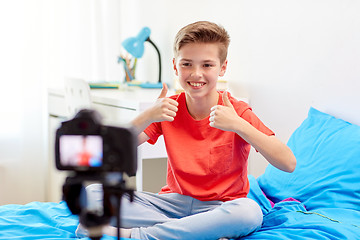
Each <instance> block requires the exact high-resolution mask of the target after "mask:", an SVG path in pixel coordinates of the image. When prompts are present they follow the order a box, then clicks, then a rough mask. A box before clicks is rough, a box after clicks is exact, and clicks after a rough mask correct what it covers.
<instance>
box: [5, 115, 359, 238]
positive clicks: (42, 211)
mask: <svg viewBox="0 0 360 240" xmlns="http://www.w3.org/2000/svg"><path fill="white" fill-rule="evenodd" d="M288 146H289V147H290V148H291V149H292V150H293V152H294V154H295V156H296V158H297V161H298V162H297V167H296V170H295V171H294V172H293V173H285V172H282V171H279V170H277V169H276V168H274V167H272V166H270V165H269V166H268V167H267V168H266V171H265V173H264V174H263V175H261V176H260V177H259V178H257V179H255V178H254V177H253V176H251V175H249V177H248V178H249V182H250V192H249V195H248V197H249V198H252V199H254V200H255V201H257V202H258V203H259V205H260V207H261V209H262V211H263V214H264V221H263V225H262V227H261V228H260V229H259V230H258V231H257V232H255V233H253V234H251V235H249V236H246V237H242V238H239V239H360V184H359V183H360V126H357V125H355V124H351V123H349V122H346V121H344V120H342V119H338V118H335V117H333V116H331V115H329V114H326V113H324V112H321V111H319V110H317V109H315V108H310V110H309V112H308V117H307V118H306V119H305V120H304V121H303V123H302V124H301V125H300V126H299V127H298V128H297V129H296V130H295V131H294V133H293V134H292V136H291V137H290V139H289V141H288ZM77 224H78V218H77V217H76V216H74V215H71V213H70V212H69V210H68V209H67V206H66V204H65V203H64V202H60V203H51V202H48V203H41V202H32V203H29V204H26V205H5V206H1V207H0V239H72V238H75V234H74V232H75V229H76V226H77ZM84 239H87V238H84ZM103 239H105V240H106V239H115V238H114V237H109V236H104V238H103Z"/></svg>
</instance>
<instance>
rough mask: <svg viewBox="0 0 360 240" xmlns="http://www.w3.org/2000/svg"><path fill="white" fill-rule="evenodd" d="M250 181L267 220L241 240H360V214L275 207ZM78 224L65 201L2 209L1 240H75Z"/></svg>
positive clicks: (298, 206) (286, 205) (289, 204)
mask: <svg viewBox="0 0 360 240" xmlns="http://www.w3.org/2000/svg"><path fill="white" fill-rule="evenodd" d="M249 181H250V193H249V195H248V197H249V198H252V199H254V200H255V201H257V202H258V203H259V205H260V207H261V209H262V211H263V213H264V221H263V225H262V227H261V229H259V230H258V231H257V232H255V233H253V234H251V235H249V236H246V237H242V238H239V239H295V240H296V239H360V212H359V211H355V210H350V209H339V208H324V209H318V210H317V211H316V212H312V211H307V210H306V208H305V206H304V205H303V204H302V203H300V202H297V201H283V202H279V203H276V204H275V205H274V206H272V205H271V203H270V201H269V200H268V199H267V198H266V196H265V195H264V193H263V192H262V190H261V188H260V187H259V185H258V183H257V180H256V179H255V178H254V177H252V176H249ZM77 224H78V217H77V216H74V215H72V214H71V213H70V211H69V210H68V208H67V206H66V203H65V202H60V203H51V202H49V203H42V202H32V203H29V204H26V205H4V206H0V240H5V239H6V240H10V239H18V240H20V239H21V240H35V239H54V240H55V239H56V240H58V239H64V240H65V239H75V238H76V236H75V229H76V227H77ZM114 239H116V237H110V236H106V235H104V237H103V240H114ZM80 240H88V238H82V239H80Z"/></svg>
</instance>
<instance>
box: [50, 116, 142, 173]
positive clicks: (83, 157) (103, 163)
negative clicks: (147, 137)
mask: <svg viewBox="0 0 360 240" xmlns="http://www.w3.org/2000/svg"><path fill="white" fill-rule="evenodd" d="M55 159H56V168H57V169H59V170H71V171H75V172H86V173H91V172H92V173H93V172H122V173H126V174H127V175H129V176H134V175H135V173H136V169H137V161H136V159H137V137H136V136H135V134H134V132H133V130H132V129H131V128H120V127H112V126H104V125H102V124H101V116H100V114H99V113H98V112H96V111H94V110H89V109H83V110H81V111H79V112H78V113H77V114H76V115H75V117H74V118H73V119H71V120H69V121H66V122H62V124H61V127H60V128H59V129H58V130H57V131H56V140H55Z"/></svg>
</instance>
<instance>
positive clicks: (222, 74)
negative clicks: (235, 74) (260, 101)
mask: <svg viewBox="0 0 360 240" xmlns="http://www.w3.org/2000/svg"><path fill="white" fill-rule="evenodd" d="M227 63H228V61H227V59H225V61H224V63H223V64H222V66H221V69H220V73H219V76H220V77H223V76H224V75H225V72H226V68H227Z"/></svg>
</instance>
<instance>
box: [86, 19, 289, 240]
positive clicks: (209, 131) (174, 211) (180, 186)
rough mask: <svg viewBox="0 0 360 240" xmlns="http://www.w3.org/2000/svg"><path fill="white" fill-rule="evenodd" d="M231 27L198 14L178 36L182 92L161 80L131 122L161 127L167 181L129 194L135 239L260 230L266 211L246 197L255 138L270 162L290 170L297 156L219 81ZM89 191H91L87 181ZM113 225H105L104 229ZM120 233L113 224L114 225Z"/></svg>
mask: <svg viewBox="0 0 360 240" xmlns="http://www.w3.org/2000/svg"><path fill="white" fill-rule="evenodd" d="M229 41H230V40H229V35H228V34H227V32H226V30H225V29H224V28H222V27H220V26H218V25H216V24H214V23H211V22H206V21H201V22H195V23H193V24H190V25H188V26H185V27H184V28H182V29H181V30H180V31H179V32H178V34H177V35H176V38H175V44H174V55H175V57H174V59H173V67H174V71H175V74H176V75H177V76H178V77H179V81H180V84H181V86H182V88H183V89H184V92H183V93H181V94H179V95H176V96H171V97H166V94H167V86H166V85H165V84H164V86H163V89H162V91H161V93H160V96H159V98H158V100H157V101H156V103H155V104H154V106H152V107H151V108H149V109H147V110H146V111H144V112H143V113H142V114H140V115H139V116H138V117H137V118H135V119H134V120H133V122H132V124H133V125H134V126H135V128H136V129H137V130H138V131H139V144H142V143H144V142H145V141H148V142H150V143H155V142H156V141H157V138H158V137H159V136H160V135H164V139H165V144H166V149H167V153H168V170H167V185H166V186H165V187H163V188H162V189H161V191H160V193H159V194H151V193H140V192H138V193H136V196H135V201H134V202H135V203H134V204H129V202H128V200H127V199H126V197H124V200H123V201H122V202H123V205H122V212H121V213H122V225H123V227H124V229H122V237H131V238H138V239H162V240H164V239H219V238H237V237H240V236H244V235H248V234H249V233H251V232H253V231H256V230H257V229H258V228H259V227H261V224H262V211H261V209H260V207H259V206H258V205H257V203H256V202H255V201H253V200H251V199H248V198H246V196H247V194H248V191H249V182H248V180H247V158H248V154H249V151H250V145H252V146H253V147H254V148H255V149H256V150H257V151H258V152H260V153H261V154H262V155H263V156H264V157H265V158H266V159H267V160H268V161H269V163H270V164H272V165H274V166H276V167H278V168H279V169H281V170H284V171H287V172H292V171H293V170H294V168H295V165H296V159H295V157H294V155H293V154H292V152H291V150H290V149H289V148H288V147H287V146H286V145H285V144H283V143H281V142H280V141H278V140H277V139H276V138H275V137H274V133H273V132H272V131H271V130H270V129H268V128H267V127H266V126H265V125H264V124H263V123H262V122H261V121H260V120H259V119H258V118H257V117H256V116H255V114H254V113H253V112H252V111H251V109H250V107H249V106H248V105H247V104H246V103H244V102H242V101H238V100H236V99H235V98H233V97H232V96H231V95H230V94H229V93H228V92H226V91H225V92H218V91H217V90H216V82H217V79H218V76H223V75H224V74H225V71H226V68H227V60H226V57H227V49H228V45H229ZM88 191H90V190H89V189H88ZM113 230H114V229H111V228H108V229H107V230H106V233H108V234H109V233H110V234H111V231H113ZM114 233H115V232H114Z"/></svg>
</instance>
